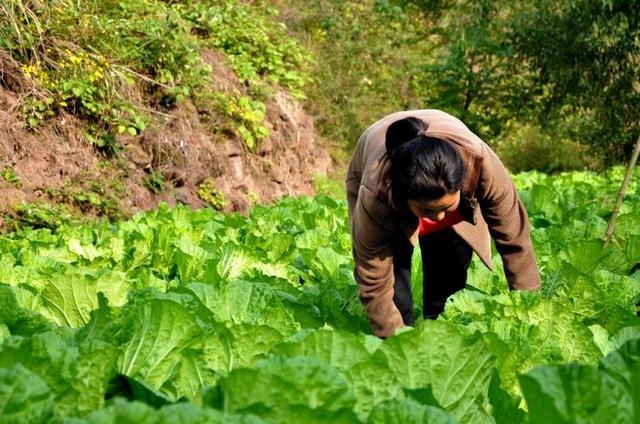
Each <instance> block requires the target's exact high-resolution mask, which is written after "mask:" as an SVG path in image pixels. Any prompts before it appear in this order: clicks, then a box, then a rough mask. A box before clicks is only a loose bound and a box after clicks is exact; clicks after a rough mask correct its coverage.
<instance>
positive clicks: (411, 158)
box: [385, 117, 464, 208]
mask: <svg viewBox="0 0 640 424" xmlns="http://www.w3.org/2000/svg"><path fill="white" fill-rule="evenodd" d="M427 128H428V124H427V123H426V122H424V121H422V120H421V119H418V118H416V117H408V118H404V119H400V120H398V121H395V122H393V123H392V124H391V125H389V127H388V128H387V133H386V136H385V147H386V149H387V153H386V156H387V160H388V161H389V172H388V175H387V176H386V183H385V185H386V186H387V189H388V190H390V193H391V201H392V203H393V206H394V207H395V208H405V207H406V206H407V200H409V199H439V198H440V197H442V196H444V195H445V194H450V193H454V192H456V191H458V190H460V189H461V188H462V181H463V178H464V165H463V162H462V158H461V157H460V154H459V153H458V150H457V149H456V147H455V146H454V145H452V144H451V143H449V142H447V141H445V140H442V139H440V138H437V137H432V136H429V135H427V134H426V130H427Z"/></svg>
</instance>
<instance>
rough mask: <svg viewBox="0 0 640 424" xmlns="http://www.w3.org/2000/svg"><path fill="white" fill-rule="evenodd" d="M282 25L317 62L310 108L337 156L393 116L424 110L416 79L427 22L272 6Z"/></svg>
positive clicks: (409, 14) (393, 9)
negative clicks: (374, 125)
mask: <svg viewBox="0 0 640 424" xmlns="http://www.w3.org/2000/svg"><path fill="white" fill-rule="evenodd" d="M273 3H274V4H276V5H277V6H278V7H279V9H280V10H281V19H283V20H284V22H285V24H286V25H287V28H289V29H290V30H291V31H292V32H293V33H294V34H296V35H297V36H298V37H299V38H300V39H301V40H302V41H303V42H304V44H305V46H306V48H308V49H309V50H310V51H311V52H312V53H313V54H314V56H315V58H316V59H315V60H314V61H313V62H312V64H311V75H312V77H313V81H312V83H311V84H309V85H308V86H307V89H306V93H307V96H308V101H307V108H308V110H309V111H310V112H311V114H312V115H314V117H315V118H316V126H317V128H318V129H319V130H320V132H321V133H322V134H324V135H325V137H326V138H327V139H328V140H330V142H332V143H335V147H336V150H337V151H338V154H339V153H340V150H341V149H342V150H350V149H351V148H352V147H353V146H354V145H355V143H356V142H357V140H358V137H359V136H360V134H361V133H362V131H363V130H364V129H365V128H366V126H368V125H369V124H370V123H372V122H373V121H375V120H377V119H378V118H380V117H382V116H383V115H385V114H386V113H389V112H391V111H395V110H400V109H408V108H420V107H423V106H425V105H426V106H428V103H425V102H424V101H423V99H421V98H420V97H418V96H417V95H416V92H415V90H414V85H413V78H414V77H415V76H416V75H418V74H419V73H420V72H421V67H422V65H423V63H424V60H425V58H427V57H428V56H429V55H430V53H431V50H432V43H431V40H430V39H429V38H428V37H427V36H426V34H425V32H424V23H425V20H426V19H427V18H428V15H426V14H423V13H422V12H420V10H419V9H417V8H416V7H415V6H411V5H408V6H406V7H399V6H396V2H387V1H375V0H367V1H363V2H343V1H328V2H311V3H310V2H307V1H297V0H294V1H273Z"/></svg>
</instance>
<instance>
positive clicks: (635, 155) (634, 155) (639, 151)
mask: <svg viewBox="0 0 640 424" xmlns="http://www.w3.org/2000/svg"><path fill="white" fill-rule="evenodd" d="M638 155H640V135H639V136H638V140H637V141H636V147H635V148H634V149H633V153H632V154H631V160H630V161H629V164H628V165H627V172H626V173H625V176H624V180H622V186H620V191H618V198H617V199H616V204H615V205H614V206H613V211H611V218H609V225H607V231H606V232H605V233H604V245H605V246H606V245H607V244H609V241H610V240H611V236H612V235H613V230H614V227H615V225H616V218H617V217H618V212H620V207H621V206H622V201H623V199H624V193H625V192H626V191H627V187H628V186H629V183H630V182H631V176H632V175H633V168H634V167H635V166H636V162H637V161H638Z"/></svg>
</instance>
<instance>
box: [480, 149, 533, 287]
mask: <svg viewBox="0 0 640 424" xmlns="http://www.w3.org/2000/svg"><path fill="white" fill-rule="evenodd" d="M484 148H485V152H484V160H483V162H482V170H481V173H480V180H479V183H478V201H479V202H480V208H481V211H482V214H483V217H484V219H485V221H486V222H487V224H488V226H489V232H490V233H491V237H492V238H493V240H494V242H495V245H496V249H497V250H498V253H499V254H500V256H501V258H502V262H503V267H504V273H505V277H506V278H507V282H508V284H509V288H510V289H512V290H539V289H540V274H539V272H538V267H537V265H536V261H535V255H534V250H533V246H532V244H531V237H530V227H529V218H528V216H527V212H526V210H525V208H524V205H523V203H522V201H521V200H520V198H519V196H518V192H517V190H516V187H515V185H514V183H513V180H512V179H511V177H510V176H509V174H508V171H507V169H506V168H505V166H504V165H503V164H502V162H501V161H500V159H499V158H498V156H497V155H496V154H495V153H494V152H493V150H491V149H490V148H489V147H488V146H486V145H485V146H484Z"/></svg>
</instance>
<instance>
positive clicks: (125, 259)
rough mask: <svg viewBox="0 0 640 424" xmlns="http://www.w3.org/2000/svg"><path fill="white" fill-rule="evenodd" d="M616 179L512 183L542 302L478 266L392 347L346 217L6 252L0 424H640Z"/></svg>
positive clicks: (25, 242)
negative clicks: (375, 328) (360, 274)
mask: <svg viewBox="0 0 640 424" xmlns="http://www.w3.org/2000/svg"><path fill="white" fill-rule="evenodd" d="M622 175H623V170H622V169H620V168H615V169H612V170H611V171H609V172H607V173H601V174H592V173H567V174H561V175H557V176H547V175H544V174H537V173H528V174H519V175H517V176H516V181H517V185H518V187H519V190H520V193H521V195H522V199H523V201H524V202H525V204H526V206H527V209H528V211H529V215H530V219H531V222H532V225H533V231H532V238H533V243H534V247H535V248H536V254H537V259H538V264H539V267H540V269H541V274H542V278H543V289H542V291H541V292H540V293H524V292H509V291H508V290H507V284H506V281H505V279H504V277H503V275H502V273H501V271H500V259H499V256H496V257H495V258H494V259H495V262H496V265H497V269H498V271H497V272H494V273H491V272H489V271H488V270H486V269H484V268H483V267H482V265H481V264H480V262H479V261H474V262H473V263H472V267H471V270H470V275H469V286H468V288H467V289H466V290H464V291H463V292H461V293H458V294H456V295H455V296H454V297H453V299H452V301H450V302H449V303H448V305H447V308H446V310H445V313H444V314H443V316H442V317H440V318H439V319H438V320H436V321H427V322H425V321H420V322H418V323H417V324H416V327H415V328H409V329H405V330H403V331H402V332H400V333H399V334H397V335H396V336H394V337H391V338H389V339H386V340H384V341H383V340H380V339H378V338H376V337H374V336H372V335H371V333H370V330H369V327H368V322H367V320H366V318H365V315H364V312H363V309H362V307H361V305H360V303H359V300H358V297H357V290H356V286H355V283H354V281H353V277H352V261H351V256H350V252H351V251H350V249H351V245H350V238H349V234H348V227H347V212H346V202H344V201H342V200H336V199H332V198H330V197H326V196H318V197H315V198H310V197H300V198H286V199H283V200H281V201H279V202H278V203H276V204H274V205H271V206H257V207H254V208H253V209H252V210H251V211H250V214H249V215H248V216H246V217H245V216H240V215H224V214H221V213H218V212H215V211H213V210H209V209H202V210H190V209H187V208H185V207H176V208H173V209H170V208H169V207H166V206H165V207H160V208H159V209H157V210H155V211H152V212H148V213H144V214H140V215H137V216H136V217H134V218H133V219H131V220H129V221H126V222H119V223H106V222H105V223H101V224H96V225H93V226H65V227H61V228H59V229H57V230H56V231H55V232H52V231H50V230H24V231H21V232H17V233H12V234H10V235H5V236H3V237H1V238H0V252H1V254H2V256H1V260H0V268H1V270H0V279H1V280H0V283H2V284H0V417H1V419H0V421H1V422H3V423H31V422H32V423H46V422H53V423H69V424H81V423H205V422H206V423H216V422H219V423H263V422H266V423H294V422H300V423H314V422H315V423H327V422H331V423H381V424H382V423H403V424H406V423H421V422H424V423H427V422H428V423H456V422H460V423H494V422H495V423H509V424H513V423H587V422H588V423H599V422H615V423H637V422H640V318H638V316H637V306H636V305H637V303H638V300H639V297H640V185H639V184H638V179H637V178H636V180H635V182H634V183H633V184H632V185H631V187H630V188H629V190H628V191H627V195H626V198H625V202H624V204H623V207H622V209H621V211H620V215H619V216H618V219H617V223H616V230H615V233H614V237H613V239H612V241H611V243H610V244H609V245H608V246H607V247H606V248H605V247H603V243H602V237H603V235H604V232H605V229H606V226H607V221H608V219H609V215H610V214H611V210H612V208H613V203H614V201H615V198H616V194H617V189H618V187H619V184H620V181H621V180H622ZM415 256H416V261H417V258H418V257H419V255H415ZM415 265H416V266H415V272H414V285H415V298H416V299H420V289H419V287H418V284H417V282H418V281H420V278H421V276H420V270H419V266H418V263H417V262H416V264H415ZM416 308H417V309H418V310H417V311H416V312H417V314H418V315H420V310H419V308H420V305H419V304H417V305H416Z"/></svg>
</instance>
